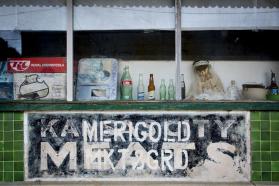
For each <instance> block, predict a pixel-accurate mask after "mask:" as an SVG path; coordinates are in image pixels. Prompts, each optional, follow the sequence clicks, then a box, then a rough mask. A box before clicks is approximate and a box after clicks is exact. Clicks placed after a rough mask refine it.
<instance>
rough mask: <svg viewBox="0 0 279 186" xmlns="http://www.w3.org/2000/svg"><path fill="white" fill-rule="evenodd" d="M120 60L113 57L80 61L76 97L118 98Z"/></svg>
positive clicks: (83, 99) (94, 98) (91, 98)
mask: <svg viewBox="0 0 279 186" xmlns="http://www.w3.org/2000/svg"><path fill="white" fill-rule="evenodd" d="M117 76H118V61H117V60H116V59H112V58H84V59H81V60H80V61H79V64H78V75H77V87H76V99H77V100H79V101H89V100H116V98H117V80H118V79H117V78H118V77H117Z"/></svg>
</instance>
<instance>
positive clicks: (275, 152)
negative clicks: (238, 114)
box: [251, 112, 279, 182]
mask: <svg viewBox="0 0 279 186" xmlns="http://www.w3.org/2000/svg"><path fill="white" fill-rule="evenodd" d="M251 139H252V181H264V182H278V181H279V112H251Z"/></svg>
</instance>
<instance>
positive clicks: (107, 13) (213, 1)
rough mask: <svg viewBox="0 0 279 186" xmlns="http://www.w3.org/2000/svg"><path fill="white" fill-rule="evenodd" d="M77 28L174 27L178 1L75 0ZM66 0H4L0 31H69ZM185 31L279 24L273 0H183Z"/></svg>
mask: <svg viewBox="0 0 279 186" xmlns="http://www.w3.org/2000/svg"><path fill="white" fill-rule="evenodd" d="M74 2H75V6H74V29H75V30H135V29H161V30H174V27H175V14H174V1H173V0H140V1H139V0H75V1H74ZM66 23H67V19H66V0H0V30H66ZM182 29H183V30H216V29H217V30H221V29H222V30H227V29H279V3H278V2H276V1H270V0H261V1H259V0H234V1H232V0H223V1H220V0H210V1H203V0H187V1H186V0H183V1H182Z"/></svg>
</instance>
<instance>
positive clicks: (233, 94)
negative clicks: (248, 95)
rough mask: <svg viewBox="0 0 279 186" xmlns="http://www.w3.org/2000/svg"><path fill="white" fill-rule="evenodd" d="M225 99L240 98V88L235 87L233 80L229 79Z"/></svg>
mask: <svg viewBox="0 0 279 186" xmlns="http://www.w3.org/2000/svg"><path fill="white" fill-rule="evenodd" d="M227 99H228V100H237V99H240V90H239V89H238V88H237V86H236V83H235V80H232V81H231V85H230V86H229V87H228V89H227Z"/></svg>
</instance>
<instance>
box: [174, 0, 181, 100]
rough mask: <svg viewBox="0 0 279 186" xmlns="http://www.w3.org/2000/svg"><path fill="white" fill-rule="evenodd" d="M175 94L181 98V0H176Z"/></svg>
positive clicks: (178, 98) (177, 98)
mask: <svg viewBox="0 0 279 186" xmlns="http://www.w3.org/2000/svg"><path fill="white" fill-rule="evenodd" d="M175 64H176V65H175V66H176V70H175V76H176V78H175V87H176V91H175V93H176V94H175V95H176V100H181V82H180V65H181V0H175Z"/></svg>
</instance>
